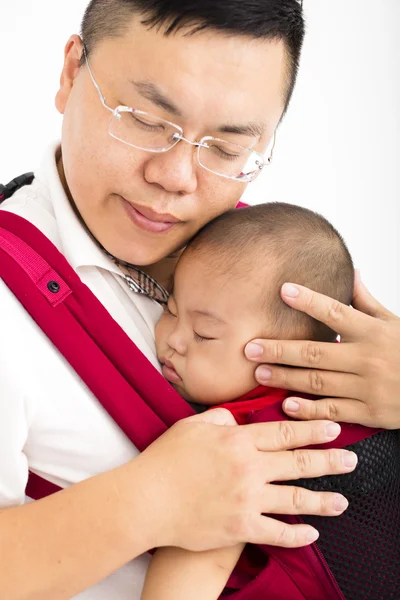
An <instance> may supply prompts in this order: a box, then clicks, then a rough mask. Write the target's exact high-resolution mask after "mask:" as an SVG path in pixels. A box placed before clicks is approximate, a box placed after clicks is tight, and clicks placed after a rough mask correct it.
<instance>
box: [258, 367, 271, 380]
mask: <svg viewBox="0 0 400 600" xmlns="http://www.w3.org/2000/svg"><path fill="white" fill-rule="evenodd" d="M256 374H257V379H258V381H259V382H260V383H263V382H264V381H269V380H270V379H271V376H272V371H271V369H268V367H258V369H257V370H256Z"/></svg>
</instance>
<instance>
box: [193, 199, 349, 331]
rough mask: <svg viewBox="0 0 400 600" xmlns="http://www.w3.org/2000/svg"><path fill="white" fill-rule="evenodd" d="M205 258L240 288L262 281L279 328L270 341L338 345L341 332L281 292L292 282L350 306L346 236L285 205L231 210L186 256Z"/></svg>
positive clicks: (199, 237)
mask: <svg viewBox="0 0 400 600" xmlns="http://www.w3.org/2000/svg"><path fill="white" fill-rule="evenodd" d="M202 252H204V253H206V254H207V262H208V264H209V265H210V269H214V268H215V269H218V270H219V271H222V273H223V274H224V276H227V277H229V278H232V277H235V278H237V281H238V285H242V284H243V285H245V283H246V280H247V281H250V280H251V281H254V277H257V278H258V279H259V281H260V296H261V298H262V303H263V307H264V308H265V310H266V311H267V312H268V317H269V318H268V322H269V324H271V323H272V324H273V325H272V330H271V329H270V328H269V329H268V331H267V332H266V334H267V337H270V338H272V337H275V338H281V339H284V338H289V339H290V338H291V339H296V338H297V339H306V338H308V339H310V340H319V341H334V340H335V338H336V333H335V332H333V331H332V330H331V329H329V328H328V327H327V326H326V325H323V324H322V323H320V322H319V321H316V320H315V319H313V318H311V317H309V316H308V315H306V314H305V313H302V312H299V311H296V310H294V309H293V308H290V307H289V306H288V305H287V304H285V303H284V302H283V300H282V299H281V296H280V289H281V286H282V285H283V284H284V283H285V282H292V283H298V284H300V285H304V286H306V287H308V288H310V289H312V290H314V291H316V292H320V293H321V294H325V295H326V296H329V297H331V298H334V299H335V300H338V301H339V302H342V303H343V304H347V305H348V304H350V302H351V300H352V297H353V286H354V266H353V261H352V259H351V256H350V253H349V251H348V249H347V247H346V244H345V242H344V240H343V238H342V237H341V235H340V234H339V233H338V231H336V229H335V228H334V227H333V226H332V225H331V224H330V223H329V222H328V221H327V220H326V219H325V218H324V217H322V216H321V215H319V214H317V213H315V212H313V211H311V210H308V209H306V208H302V207H300V206H295V205H293V204H285V203H280V202H273V203H267V204H259V205H257V206H252V207H247V208H241V209H235V210H231V211H228V212H226V213H224V214H222V215H220V216H219V217H217V218H216V219H214V220H213V221H211V222H210V223H208V224H207V225H205V226H204V227H203V228H202V229H201V230H200V231H199V232H198V233H197V235H196V236H195V237H194V238H193V240H192V241H191V243H190V244H189V246H188V248H187V250H186V251H185V254H186V253H188V254H189V253H190V254H192V253H202Z"/></svg>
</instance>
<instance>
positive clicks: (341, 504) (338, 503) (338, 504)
mask: <svg viewBox="0 0 400 600" xmlns="http://www.w3.org/2000/svg"><path fill="white" fill-rule="evenodd" d="M348 505H349V502H348V500H346V498H345V497H344V496H341V495H340V494H337V495H336V496H335V499H334V501H333V508H334V509H335V510H336V511H337V512H343V511H344V510H346V508H347V507H348Z"/></svg>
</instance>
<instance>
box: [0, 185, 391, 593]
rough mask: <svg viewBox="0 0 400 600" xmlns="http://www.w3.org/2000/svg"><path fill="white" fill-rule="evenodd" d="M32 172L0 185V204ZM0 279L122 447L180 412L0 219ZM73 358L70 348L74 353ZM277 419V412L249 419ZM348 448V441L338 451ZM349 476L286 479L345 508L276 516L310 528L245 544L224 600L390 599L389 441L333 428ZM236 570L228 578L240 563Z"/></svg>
mask: <svg viewBox="0 0 400 600" xmlns="http://www.w3.org/2000/svg"><path fill="white" fill-rule="evenodd" d="M32 180H33V174H27V175H24V176H21V177H19V178H17V179H15V180H13V182H11V184H9V185H8V186H0V203H1V202H2V201H3V200H5V199H6V198H7V197H9V196H11V195H12V193H14V191H16V190H17V189H18V188H19V187H22V185H27V184H30V183H31V182H32ZM0 275H1V277H2V279H3V280H4V282H5V283H6V285H7V286H8V287H9V288H10V290H11V291H12V292H13V293H14V294H15V296H16V297H17V298H18V300H19V301H20V302H21V304H22V305H23V306H24V308H25V309H26V310H27V311H28V313H29V314H30V315H31V316H32V318H33V319H34V320H35V321H36V323H37V324H38V325H39V326H40V327H41V329H42V330H43V331H44V332H45V334H46V335H47V336H48V337H49V339H50V340H51V341H52V342H53V344H54V345H55V346H56V347H57V348H58V350H59V351H60V352H61V354H63V355H64V357H65V358H66V359H67V360H68V362H69V363H70V364H71V366H72V367H73V368H74V369H75V371H76V372H77V373H78V375H79V376H80V377H81V378H82V380H83V381H84V382H85V383H86V385H87V386H88V387H89V389H90V390H91V391H92V392H93V394H94V395H95V396H96V397H97V398H98V400H99V402H101V404H102V405H103V406H104V408H105V409H106V410H107V411H108V413H109V414H110V415H111V417H112V418H113V419H114V420H115V421H116V423H117V424H118V425H119V427H120V428H121V429H122V430H123V431H124V432H125V434H126V435H127V436H128V437H129V439H130V440H131V441H132V443H133V444H134V445H135V446H136V447H137V448H138V449H139V450H140V451H142V450H144V449H145V448H146V447H147V446H148V445H149V444H150V443H151V442H153V441H154V440H155V439H156V438H157V437H158V436H159V435H161V434H162V433H163V432H164V431H165V430H166V429H167V428H168V427H170V426H171V425H172V424H173V423H175V422H176V421H177V420H179V419H181V418H184V417H187V416H189V415H191V414H193V410H192V408H191V407H190V406H189V405H188V404H187V403H186V402H185V401H184V400H183V399H182V398H181V397H180V396H179V395H178V394H177V393H176V392H175V390H174V389H173V388H172V387H171V386H170V385H169V384H168V383H167V382H166V381H165V380H164V378H163V377H162V376H161V375H160V373H159V372H158V371H157V370H156V369H155V368H154V367H153V366H152V365H151V363H150V362H149V361H148V360H147V359H146V358H145V357H144V355H143V354H142V353H141V352H140V351H139V350H138V348H137V347H136V346H135V344H134V343H133V342H132V340H130V339H129V338H128V336H127V335H126V334H125V332H124V331H123V330H122V329H121V328H120V326H119V325H118V324H117V323H116V322H115V321H114V320H113V318H112V317H111V316H110V314H109V313H108V312H107V311H106V309H105V308H104V307H103V305H102V304H101V303H100V302H99V301H98V300H97V298H96V297H95V296H94V295H93V294H92V292H91V291H90V290H89V289H88V288H87V287H86V285H84V284H83V283H82V282H81V280H80V279H79V277H78V275H77V274H76V272H75V271H74V270H73V269H72V268H71V266H70V265H69V264H68V263H67V261H66V259H65V258H64V256H63V255H62V254H61V253H60V252H59V251H58V250H57V248H56V247H55V246H54V245H53V244H52V243H51V242H50V241H49V240H48V239H47V238H46V237H45V236H44V235H43V234H42V233H41V232H40V231H39V230H38V229H37V228H36V227H34V226H33V225H32V224H31V223H29V222H28V221H26V220H25V219H23V218H21V217H19V216H17V215H14V214H12V213H10V212H8V211H5V210H0ZM77 349H79V351H77ZM282 419H287V416H286V415H284V413H283V412H282V410H281V407H280V405H272V406H269V407H267V408H266V409H263V410H262V411H259V412H256V413H255V414H254V415H253V416H252V417H251V419H250V421H251V422H260V421H274V420H275V421H276V420H282ZM349 444H351V445H350V446H349ZM329 446H331V447H344V446H346V447H350V448H351V449H352V450H354V451H355V452H356V453H357V454H358V458H359V463H358V467H357V469H356V470H355V472H353V473H350V474H346V475H336V476H327V477H318V478H316V479H304V480H301V481H298V482H296V485H301V486H303V487H306V488H308V489H311V490H318V491H322V490H326V491H336V492H340V493H342V494H344V495H345V496H346V497H347V498H348V500H349V501H350V506H349V508H348V510H347V511H346V512H345V513H344V514H343V515H342V516H340V517H336V518H323V517H312V516H305V517H302V518H300V517H282V518H283V519H284V520H286V521H287V522H289V523H296V522H306V523H310V524H312V525H313V526H315V527H316V528H317V529H318V530H319V532H320V537H319V540H318V543H317V544H312V545H311V546H308V547H306V548H300V549H285V548H275V547H270V546H252V545H248V546H246V549H245V554H244V557H243V558H244V560H241V561H240V562H239V566H238V569H237V570H236V571H235V572H234V573H233V575H232V577H231V579H230V580H229V582H228V585H227V587H226V589H225V591H224V592H223V594H222V597H223V598H225V597H229V598H231V599H232V600H263V599H265V600H389V599H393V600H399V599H400V449H399V441H398V435H397V432H394V431H377V430H374V429H369V428H365V427H361V426H358V425H346V424H344V425H343V426H342V433H341V435H340V437H339V439H338V440H335V441H334V442H333V443H331V444H329V445H328V444H325V445H324V446H321V447H329ZM58 489H59V488H58V487H57V486H55V485H53V484H52V483H50V482H47V481H45V480H43V479H42V478H40V477H39V476H37V475H35V474H34V473H31V474H30V478H29V482H28V486H27V494H28V495H29V496H30V497H32V498H34V499H39V498H42V497H44V496H47V495H49V494H51V493H54V492H56V491H58ZM244 563H245V564H246V565H247V568H246V569H244V570H241V569H240V565H241V564H244Z"/></svg>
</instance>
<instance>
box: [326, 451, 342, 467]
mask: <svg viewBox="0 0 400 600" xmlns="http://www.w3.org/2000/svg"><path fill="white" fill-rule="evenodd" d="M327 460H328V465H329V468H330V469H331V471H336V469H337V468H338V467H339V465H340V464H341V461H342V452H341V450H328V455H327Z"/></svg>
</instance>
